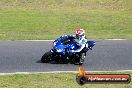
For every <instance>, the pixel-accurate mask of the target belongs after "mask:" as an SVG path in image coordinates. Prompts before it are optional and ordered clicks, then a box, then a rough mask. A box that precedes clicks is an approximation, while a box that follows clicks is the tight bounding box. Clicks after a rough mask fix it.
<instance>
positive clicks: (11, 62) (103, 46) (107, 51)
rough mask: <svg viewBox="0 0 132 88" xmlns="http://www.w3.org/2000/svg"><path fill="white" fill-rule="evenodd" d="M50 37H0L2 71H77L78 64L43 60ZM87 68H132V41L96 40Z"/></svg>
mask: <svg viewBox="0 0 132 88" xmlns="http://www.w3.org/2000/svg"><path fill="white" fill-rule="evenodd" d="M51 48H52V42H51V41H0V73H5V72H7V73H8V72H47V71H77V69H78V65H73V64H49V63H40V62H39V60H40V58H41V56H42V55H43V54H44V53H45V52H46V51H48V50H50V49H51ZM83 67H84V68H85V70H87V71H113V70H132V41H128V40H122V41H120V40H118V41H114V40H111V41H110V40H105V41H96V45H95V47H94V48H93V50H92V51H89V52H88V53H87V57H86V60H85V63H84V65H83Z"/></svg>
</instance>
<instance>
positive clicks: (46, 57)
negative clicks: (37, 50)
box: [41, 51, 52, 63]
mask: <svg viewBox="0 0 132 88" xmlns="http://www.w3.org/2000/svg"><path fill="white" fill-rule="evenodd" d="M51 59H52V56H51V52H50V51H49V52H46V53H45V54H44V55H43V56H42V58H41V62H42V63H49V62H50V61H51Z"/></svg>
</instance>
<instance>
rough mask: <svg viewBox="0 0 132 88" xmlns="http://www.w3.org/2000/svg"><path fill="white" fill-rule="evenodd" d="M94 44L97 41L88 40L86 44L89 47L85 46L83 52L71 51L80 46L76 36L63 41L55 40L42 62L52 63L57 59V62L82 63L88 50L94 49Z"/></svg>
mask: <svg viewBox="0 0 132 88" xmlns="http://www.w3.org/2000/svg"><path fill="white" fill-rule="evenodd" d="M94 45H95V41H88V42H87V43H86V46H88V47H84V48H83V49H82V50H81V52H76V53H75V52H70V51H71V50H74V49H75V50H76V49H78V48H79V46H78V44H77V42H76V39H75V38H70V39H67V40H63V41H57V40H55V41H54V42H53V48H52V49H51V50H50V51H48V52H46V53H45V54H44V55H43V56H42V58H41V62H42V63H50V62H52V61H55V62H57V63H63V62H67V63H71V64H79V65H82V64H83V62H84V59H85V57H86V52H87V51H89V50H92V48H93V46H94Z"/></svg>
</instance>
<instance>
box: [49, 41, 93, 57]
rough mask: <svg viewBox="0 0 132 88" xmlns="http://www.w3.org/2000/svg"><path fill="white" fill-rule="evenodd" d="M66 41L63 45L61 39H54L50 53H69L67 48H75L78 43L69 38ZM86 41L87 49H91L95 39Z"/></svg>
mask: <svg viewBox="0 0 132 88" xmlns="http://www.w3.org/2000/svg"><path fill="white" fill-rule="evenodd" d="M68 42H69V44H68V45H64V44H63V43H62V42H61V41H58V40H55V41H54V46H53V49H51V53H52V54H57V53H59V54H60V55H65V54H66V53H70V52H69V50H76V49H77V48H78V45H77V44H76V43H75V42H74V41H73V40H69V41H68ZM87 43H88V50H92V48H93V46H94V45H95V41H88V42H87Z"/></svg>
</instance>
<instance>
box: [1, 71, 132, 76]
mask: <svg viewBox="0 0 132 88" xmlns="http://www.w3.org/2000/svg"><path fill="white" fill-rule="evenodd" d="M86 72H87V73H88V72H90V73H91V72H132V70H116V71H86ZM49 73H74V74H75V73H78V71H49V72H14V73H0V75H16V74H49Z"/></svg>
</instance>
